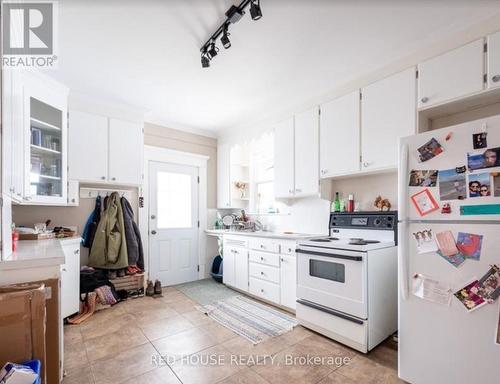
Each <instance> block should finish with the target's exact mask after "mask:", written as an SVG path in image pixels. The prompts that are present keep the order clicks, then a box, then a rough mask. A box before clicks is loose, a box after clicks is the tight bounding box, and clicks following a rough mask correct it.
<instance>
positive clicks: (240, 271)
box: [233, 248, 248, 291]
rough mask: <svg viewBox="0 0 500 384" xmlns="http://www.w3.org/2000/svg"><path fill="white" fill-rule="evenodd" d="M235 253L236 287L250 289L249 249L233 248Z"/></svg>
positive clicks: (243, 289) (244, 289)
mask: <svg viewBox="0 0 500 384" xmlns="http://www.w3.org/2000/svg"><path fill="white" fill-rule="evenodd" d="M233 249H234V251H235V253H234V274H235V278H234V287H235V288H238V289H240V290H242V291H248V250H247V249H245V248H233Z"/></svg>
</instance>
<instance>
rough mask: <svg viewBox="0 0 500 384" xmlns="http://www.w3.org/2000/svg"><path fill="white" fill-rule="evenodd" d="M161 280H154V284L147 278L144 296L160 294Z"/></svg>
mask: <svg viewBox="0 0 500 384" xmlns="http://www.w3.org/2000/svg"><path fill="white" fill-rule="evenodd" d="M161 293H162V289H161V282H160V280H156V281H155V283H154V285H153V282H152V281H151V280H148V286H147V288H146V296H161Z"/></svg>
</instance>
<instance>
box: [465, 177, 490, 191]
mask: <svg viewBox="0 0 500 384" xmlns="http://www.w3.org/2000/svg"><path fill="white" fill-rule="evenodd" d="M490 179H491V177H490V174H489V173H471V174H470V175H469V197H488V196H491V180H490Z"/></svg>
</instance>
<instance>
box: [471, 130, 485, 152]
mask: <svg viewBox="0 0 500 384" xmlns="http://www.w3.org/2000/svg"><path fill="white" fill-rule="evenodd" d="M487 136H488V133H487V132H481V133H474V134H473V135H472V145H473V147H474V149H482V148H486V147H487V146H488V143H487Z"/></svg>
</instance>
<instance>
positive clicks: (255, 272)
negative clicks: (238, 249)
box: [249, 263, 280, 284]
mask: <svg viewBox="0 0 500 384" xmlns="http://www.w3.org/2000/svg"><path fill="white" fill-rule="evenodd" d="M249 270H250V277H256V278H258V279H261V280H266V281H270V282H272V283H276V284H279V283H280V269H279V268H278V267H271V266H269V265H263V264H258V263H250V269H249Z"/></svg>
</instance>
